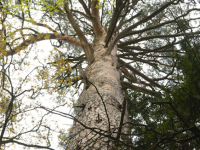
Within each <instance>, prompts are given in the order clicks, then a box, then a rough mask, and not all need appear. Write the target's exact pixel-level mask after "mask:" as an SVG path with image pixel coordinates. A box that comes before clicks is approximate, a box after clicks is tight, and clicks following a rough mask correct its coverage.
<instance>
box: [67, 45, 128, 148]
mask: <svg viewBox="0 0 200 150" xmlns="http://www.w3.org/2000/svg"><path fill="white" fill-rule="evenodd" d="M105 51H106V49H105V48H104V47H103V45H101V44H98V45H96V46H94V58H95V61H94V62H93V63H92V64H91V65H89V66H88V67H87V68H86V71H85V75H86V77H87V80H88V85H86V86H85V89H84V90H83V92H82V93H81V95H80V98H79V100H78V106H83V107H77V109H78V110H77V112H76V119H77V120H78V121H80V122H81V123H82V124H83V125H85V126H86V127H84V126H83V125H81V124H80V123H79V122H77V121H74V125H73V131H72V139H71V141H70V150H79V149H81V150H93V149H94V150H97V149H101V150H107V149H110V148H111V147H114V146H115V142H113V141H114V138H116V137H117V133H116V132H118V129H119V126H120V120H121V114H122V110H123V108H122V107H123V102H124V96H125V95H124V92H123V90H122V87H121V84H120V72H119V70H118V69H117V63H118V61H117V56H116V51H117V49H116V47H115V49H114V50H113V51H112V53H111V55H107V56H103V54H104V53H105ZM104 104H105V105H104ZM123 120H124V121H123V122H127V121H128V113H127V110H126V111H125V115H124V119H123ZM87 127H89V128H88V129H87ZM109 130H110V131H109ZM95 131H96V132H95ZM127 131H128V128H127V127H126V128H125V127H123V128H122V132H123V133H125V132H127ZM97 132H100V133H101V134H99V133H97ZM114 132H115V133H114ZM105 135H106V136H105Z"/></svg>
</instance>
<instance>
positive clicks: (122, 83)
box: [121, 81, 160, 95]
mask: <svg viewBox="0 0 200 150" xmlns="http://www.w3.org/2000/svg"><path fill="white" fill-rule="evenodd" d="M121 85H122V87H123V88H129V89H132V90H134V91H138V92H144V93H148V94H152V95H156V94H160V93H158V92H155V91H151V90H148V89H146V88H144V87H138V86H135V85H133V84H131V83H128V82H124V81H121Z"/></svg>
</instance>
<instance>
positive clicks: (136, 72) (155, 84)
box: [119, 59, 161, 88]
mask: <svg viewBox="0 0 200 150" xmlns="http://www.w3.org/2000/svg"><path fill="white" fill-rule="evenodd" d="M119 63H120V64H122V65H124V66H126V67H127V68H128V69H130V70H131V71H132V72H134V73H135V74H137V75H139V76H140V77H142V78H143V79H145V80H147V81H148V82H150V83H151V84H152V85H154V86H156V87H159V88H161V86H160V85H159V84H158V83H156V82H155V81H154V80H153V79H150V78H148V77H147V76H146V75H144V74H143V73H141V72H139V71H138V70H136V69H135V68H133V67H132V66H131V65H129V64H126V63H125V62H124V61H123V60H121V59H119Z"/></svg>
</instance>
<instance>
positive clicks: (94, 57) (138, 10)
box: [0, 0, 200, 150]
mask: <svg viewBox="0 0 200 150" xmlns="http://www.w3.org/2000/svg"><path fill="white" fill-rule="evenodd" d="M39 12H40V13H39ZM198 16H199V9H198V5H197V4H196V3H195V2H194V1H187V2H183V1H181V0H163V1H157V0H153V1H148V0H143V1H142V0H141V1H140V0H116V1H114V0H104V1H100V0H74V1H72V0H71V1H70V0H68V1H66V0H48V1H47V0H36V1H31V0H18V1H16V2H13V1H9V0H4V1H2V2H1V24H2V29H1V35H2V36H1V50H0V52H1V56H0V57H1V91H2V93H4V94H2V95H1V99H2V100H1V109H0V110H1V112H2V114H3V115H2V117H1V120H2V121H1V122H2V123H1V124H0V128H1V137H0V145H1V146H2V148H3V145H6V144H7V143H17V144H20V145H24V146H26V147H28V148H29V147H35V148H46V149H51V148H50V145H51V144H50V142H49V137H48V136H49V135H47V136H45V137H44V139H45V140H46V141H48V142H47V145H46V146H41V145H36V144H35V145H33V144H29V143H26V144H25V143H22V142H20V140H21V139H20V138H23V137H21V135H22V133H21V132H17V131H15V132H14V131H13V132H12V130H14V129H12V128H11V126H12V124H13V123H14V122H16V118H17V116H18V114H19V113H21V114H23V113H24V112H25V111H26V109H24V110H23V111H21V110H20V108H19V107H20V105H21V104H20V105H19V98H20V96H22V95H24V94H26V93H29V92H31V94H29V98H30V99H37V98H38V97H39V96H40V95H41V92H42V91H46V92H47V93H48V94H49V95H51V94H52V93H54V94H55V93H56V94H58V97H57V98H58V101H59V100H61V99H62V97H64V96H65V95H66V93H67V91H69V90H68V89H69V87H71V86H74V87H76V88H80V85H81V84H82V83H84V87H83V90H82V92H81V94H80V96H79V99H78V101H77V102H75V101H73V108H74V114H69V113H68V114H67V113H65V112H58V111H56V110H55V108H56V106H55V107H54V108H48V107H47V106H41V105H37V107H35V108H34V109H40V108H42V109H44V110H46V111H47V112H48V113H53V114H57V115H61V116H63V117H67V118H70V119H73V120H74V123H73V128H71V132H70V133H68V134H67V136H66V135H65V134H64V133H62V134H61V135H60V140H61V143H60V144H61V146H63V147H64V148H65V149H70V150H88V149H89V150H92V149H95V150H96V149H101V150H108V149H151V150H152V149H168V148H169V149H177V148H180V149H187V148H199V147H198V146H196V147H195V142H196V141H195V142H194V141H192V140H193V139H195V140H196V139H198V138H199V133H200V132H199V127H198V117H197V116H198V107H197V105H198V103H199V102H198V97H199V96H198V91H199V90H198V87H199V85H198V77H197V78H195V76H198V73H195V72H194V71H193V70H190V69H192V68H194V67H195V65H196V63H197V62H198V59H195V62H193V57H195V56H196V57H197V55H196V53H197V54H198V50H197V48H196V49H195V48H194V47H192V48H193V49H194V51H195V52H196V53H195V54H190V52H187V49H188V44H189V43H190V40H189V39H197V40H198V36H199V31H198V29H199V23H198V22H196V25H194V24H195V21H196V20H198ZM39 17H40V18H39ZM10 19H13V21H14V20H17V21H18V23H19V22H20V25H17V24H10V23H9V22H10ZM38 27H40V28H38ZM41 28H42V30H41ZM184 39H187V41H188V40H189V42H188V43H185V41H184ZM44 40H50V42H51V45H52V46H53V47H54V50H53V51H51V52H50V54H47V55H49V60H48V63H42V62H40V63H41V64H42V69H41V70H40V69H36V70H38V72H37V74H36V75H35V77H36V78H37V82H40V83H41V84H37V82H36V83H35V84H36V86H35V87H30V88H29V89H26V90H23V88H22V85H23V84H24V82H25V81H26V82H28V79H27V78H28V77H29V75H27V77H25V78H24V79H23V81H21V82H20V87H19V88H15V87H14V86H13V83H12V82H13V80H11V74H10V70H11V69H13V68H14V69H15V70H17V69H16V68H15V64H18V65H19V66H22V63H23V64H24V65H25V66H27V63H25V62H24V59H22V53H23V54H24V55H23V56H24V58H25V57H27V56H28V55H29V53H30V46H31V45H32V44H33V45H34V44H36V43H38V42H40V41H44ZM55 40H56V42H55ZM180 44H181V47H180V46H179V45H180ZM190 48H191V47H190ZM44 51H48V50H46V49H45V50H44ZM39 53H40V51H39ZM17 54H19V55H20V56H19V57H18V55H17ZM47 57H48V56H47ZM51 57H52V58H51ZM198 58H199V57H198ZM17 59H19V60H20V61H17ZM36 59H39V57H37V58H36ZM185 59H186V60H185ZM184 61H185V62H188V63H187V64H186V63H185V62H184ZM189 64H191V68H188V65H189ZM181 67H183V69H182V68H181ZM37 68H39V67H37ZM180 68H181V69H182V70H181V71H180V70H179V69H180ZM196 69H197V68H196ZM21 70H22V71H23V69H21ZM185 70H186V72H185ZM197 70H198V69H197ZM188 72H190V74H188ZM187 77H188V78H187ZM182 80H183V81H182ZM187 80H189V81H188V82H187ZM190 80H192V81H190ZM184 85H185V86H186V87H187V88H186V89H187V90H186V92H183V91H182V92H183V93H184V94H183V93H180V92H179V91H180V88H178V87H180V86H181V87H182V86H184ZM194 86H196V88H195V89H196V91H195V89H194V90H193V88H194ZM182 88H184V87H182ZM18 89H19V90H18ZM188 90H189V91H188ZM187 91H188V92H189V93H191V94H187ZM192 91H193V92H194V93H193V94H192ZM191 95H192V99H191V98H190V96H191ZM182 97H183V98H182ZM184 97H185V98H184ZM196 97H197V98H196ZM186 99H187V100H186ZM182 100H183V102H182ZM184 100H185V101H184ZM191 100H193V102H192V103H189V104H190V105H189V107H188V106H187V107H186V105H187V104H188V102H190V101H191ZM61 103H62V102H61ZM185 107H186V108H185ZM5 108H6V109H5ZM29 108H30V107H29ZM184 111H185V112H184ZM188 112H191V114H188ZM196 115H197V116H196ZM191 117H192V118H191ZM42 118H43V117H42ZM22 119H23V117H22ZM41 122H42V121H41ZM42 127H44V128H45V129H46V130H48V129H49V130H50V128H49V127H48V126H46V125H43V124H42V125H41V123H39V124H38V129H37V130H36V129H34V128H33V130H31V131H30V132H39V131H38V130H39V129H41V128H42ZM49 130H48V131H49ZM11 132H12V134H14V135H15V136H8V135H9V133H11ZM49 132H50V131H49ZM49 132H48V134H49ZM23 134H25V132H23ZM186 136H187V137H186ZM188 141H189V143H187V142H188ZM185 143H186V144H185ZM184 144H185V145H184Z"/></svg>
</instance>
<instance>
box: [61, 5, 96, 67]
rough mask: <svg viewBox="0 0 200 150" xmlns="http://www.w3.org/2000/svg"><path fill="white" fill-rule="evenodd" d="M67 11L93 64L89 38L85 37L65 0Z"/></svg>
mask: <svg viewBox="0 0 200 150" xmlns="http://www.w3.org/2000/svg"><path fill="white" fill-rule="evenodd" d="M64 7H65V12H66V14H67V18H68V19H69V21H70V23H71V25H72V27H73V29H74V30H75V32H76V34H77V35H78V37H79V39H80V41H81V45H82V48H83V50H84V52H85V55H86V57H87V60H88V63H89V64H91V63H92V62H93V61H94V58H93V54H92V49H91V48H90V45H89V43H88V42H87V39H86V38H85V36H84V34H83V32H82V31H81V30H80V28H79V26H78V25H77V23H76V21H75V20H74V18H73V15H72V14H71V11H70V10H69V8H68V4H67V2H64Z"/></svg>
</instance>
